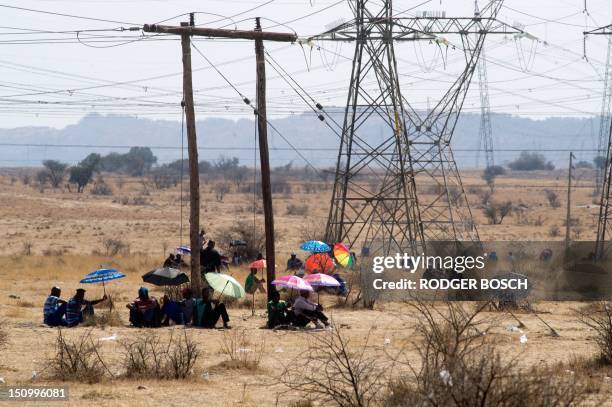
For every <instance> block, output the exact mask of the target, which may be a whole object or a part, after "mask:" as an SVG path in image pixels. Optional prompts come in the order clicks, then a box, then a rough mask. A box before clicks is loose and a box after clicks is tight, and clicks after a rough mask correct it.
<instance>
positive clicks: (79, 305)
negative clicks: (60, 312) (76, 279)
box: [66, 288, 106, 327]
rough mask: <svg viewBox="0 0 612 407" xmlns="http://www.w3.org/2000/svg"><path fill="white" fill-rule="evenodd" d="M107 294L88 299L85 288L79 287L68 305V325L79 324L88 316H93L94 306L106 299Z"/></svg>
mask: <svg viewBox="0 0 612 407" xmlns="http://www.w3.org/2000/svg"><path fill="white" fill-rule="evenodd" d="M105 299H106V294H104V296H103V297H102V298H100V299H99V300H95V301H88V300H86V299H85V290H84V289H82V288H79V289H77V290H76V294H75V295H74V297H72V298H71V299H70V300H68V304H67V305H66V325H68V326H69V327H73V326H77V325H78V324H80V323H81V322H83V321H84V320H85V318H86V317H91V316H93V314H94V310H93V306H94V305H96V304H98V303H100V302H102V301H104V300H105Z"/></svg>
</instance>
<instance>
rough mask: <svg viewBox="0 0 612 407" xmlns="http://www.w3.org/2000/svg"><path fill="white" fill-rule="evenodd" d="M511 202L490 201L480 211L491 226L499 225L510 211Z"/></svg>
mask: <svg viewBox="0 0 612 407" xmlns="http://www.w3.org/2000/svg"><path fill="white" fill-rule="evenodd" d="M512 208H513V206H512V202H510V201H506V202H494V201H490V202H488V203H487V204H486V205H484V206H483V208H482V211H483V213H484V215H485V216H486V218H487V219H488V220H489V223H490V224H491V225H501V223H502V222H503V220H504V218H505V217H506V216H507V215H508V214H509V213H510V212H511V211H512Z"/></svg>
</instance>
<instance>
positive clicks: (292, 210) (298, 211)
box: [287, 204, 309, 216]
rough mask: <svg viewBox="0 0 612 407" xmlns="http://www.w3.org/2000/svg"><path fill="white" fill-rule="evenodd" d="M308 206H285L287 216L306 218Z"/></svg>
mask: <svg viewBox="0 0 612 407" xmlns="http://www.w3.org/2000/svg"><path fill="white" fill-rule="evenodd" d="M308 209H309V207H308V205H306V204H304V205H294V204H289V205H287V215H290V216H306V214H308Z"/></svg>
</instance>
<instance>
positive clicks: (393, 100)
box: [313, 0, 521, 254]
mask: <svg viewBox="0 0 612 407" xmlns="http://www.w3.org/2000/svg"><path fill="white" fill-rule="evenodd" d="M351 4H352V7H353V13H354V15H355V18H354V19H353V20H352V21H351V22H348V23H344V24H341V25H340V26H338V27H336V28H334V29H332V30H329V31H327V32H325V33H323V34H321V35H318V36H316V37H313V39H317V40H326V41H355V54H354V59H353V67H352V72H351V82H350V88H349V95H348V99H347V105H346V109H345V116H344V123H343V130H342V137H341V141H340V149H339V153H338V160H337V165H336V176H335V183H334V189H333V195H332V202H331V207H330V212H329V217H328V222H327V230H326V239H327V240H328V241H345V242H348V243H350V244H353V245H354V244H355V243H362V244H363V245H364V246H366V247H370V248H372V249H373V250H375V251H376V252H381V251H382V252H383V253H385V254H388V253H392V252H393V251H406V250H425V248H426V242H427V241H432V240H435V241H477V240H478V232H477V230H476V228H475V226H474V223H473V221H472V215H471V211H470V208H469V204H468V201H467V198H466V194H465V191H464V189H463V185H462V183H461V178H460V176H459V171H458V169H457V165H456V163H455V159H454V157H453V152H452V150H451V148H450V142H451V138H452V135H453V132H454V129H455V125H456V123H457V119H458V116H459V113H460V111H461V108H462V105H463V102H464V99H465V95H466V93H467V89H468V86H469V84H470V81H471V79H472V76H473V74H474V70H475V68H476V66H477V62H478V58H479V55H480V52H481V50H482V46H483V43H484V39H485V36H486V35H487V34H491V33H495V34H516V33H520V32H521V31H520V30H518V29H516V28H514V27H511V26H509V25H507V24H505V23H502V22H500V21H498V20H496V19H495V16H496V15H497V12H498V11H499V9H500V7H501V4H502V1H493V2H491V3H489V4H488V5H487V6H486V7H485V8H484V9H483V10H482V12H481V13H480V15H479V16H473V17H448V18H447V17H408V18H403V17H401V18H399V17H393V12H392V1H391V0H385V1H382V2H380V1H377V2H374V1H369V0H357V1H356V2H355V3H351ZM450 34H454V35H459V36H460V38H461V45H462V48H463V51H464V55H465V68H464V69H463V71H462V72H461V74H460V75H459V76H458V78H457V79H456V80H455V81H454V82H453V84H452V85H451V86H450V88H449V89H448V90H447V91H446V93H445V94H444V95H443V97H442V98H441V99H440V100H439V101H438V102H437V104H436V105H435V106H434V107H433V108H432V109H431V110H429V109H428V111H427V112H418V111H417V110H415V109H414V108H413V107H412V106H411V105H410V103H409V102H408V101H407V99H406V98H405V97H404V96H403V95H402V93H401V90H400V86H399V82H398V74H397V62H396V58H395V53H394V46H393V45H394V42H396V41H422V40H427V41H432V42H433V41H435V42H438V43H439V44H440V43H445V41H446V40H445V39H444V38H442V37H441V36H443V35H450ZM368 80H373V81H374V82H375V83H376V84H377V88H376V89H375V90H373V91H372V90H368V89H366V86H365V84H367V83H368ZM372 120H382V121H383V122H384V123H385V124H386V133H385V134H382V135H378V136H377V135H375V134H374V133H375V131H373V128H372V127H371V126H369V125H370V124H371V123H372ZM417 179H418V180H419V183H418V184H417ZM427 194H429V195H430V196H431V195H433V197H431V198H429V197H428V198H429V199H427V200H424V199H423V197H424V196H425V195H427Z"/></svg>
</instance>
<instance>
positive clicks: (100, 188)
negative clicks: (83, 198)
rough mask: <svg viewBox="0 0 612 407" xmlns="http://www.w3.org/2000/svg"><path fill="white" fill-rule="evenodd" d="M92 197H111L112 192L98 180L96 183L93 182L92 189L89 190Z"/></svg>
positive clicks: (108, 186) (105, 184)
mask: <svg viewBox="0 0 612 407" xmlns="http://www.w3.org/2000/svg"><path fill="white" fill-rule="evenodd" d="M91 194H92V195H99V196H111V195H113V190H112V188H111V187H110V185H108V184H107V183H106V182H104V180H103V179H102V178H98V179H97V180H96V182H94V185H93V188H91Z"/></svg>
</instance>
